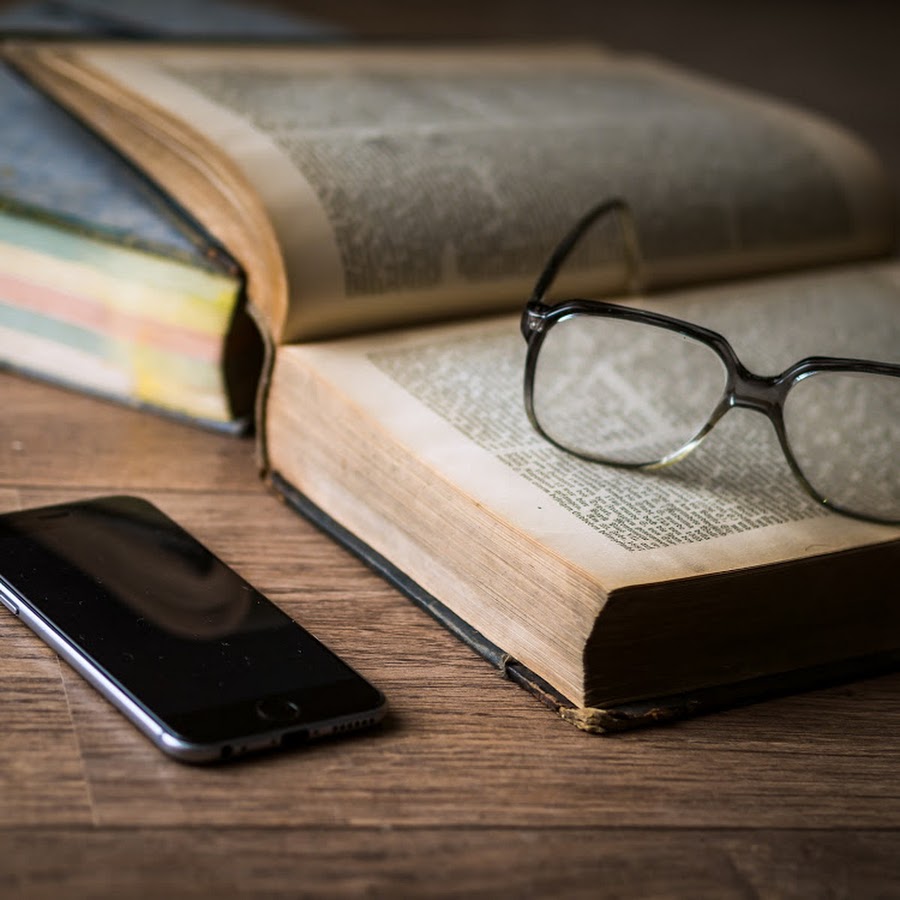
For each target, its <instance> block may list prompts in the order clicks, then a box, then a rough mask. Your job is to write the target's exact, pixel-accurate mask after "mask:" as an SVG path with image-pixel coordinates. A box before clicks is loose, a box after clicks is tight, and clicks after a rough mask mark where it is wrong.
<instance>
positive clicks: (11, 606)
mask: <svg viewBox="0 0 900 900" xmlns="http://www.w3.org/2000/svg"><path fill="white" fill-rule="evenodd" d="M0 603H2V604H3V605H4V606H5V607H6V608H7V609H8V610H9V611H10V612H11V613H12V614H13V615H14V616H17V615H18V614H19V607H18V606H16V604H15V603H13V602H12V600H10V599H9V597H7V596H6V594H4V593H3V592H2V591H0Z"/></svg>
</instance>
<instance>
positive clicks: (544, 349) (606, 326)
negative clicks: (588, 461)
mask: <svg viewBox="0 0 900 900" xmlns="http://www.w3.org/2000/svg"><path fill="white" fill-rule="evenodd" d="M726 377H727V372H726V369H725V366H724V364H723V363H722V360H721V359H720V358H719V356H718V354H716V353H715V352H714V351H713V350H712V349H711V348H709V347H708V346H706V345H705V344H702V343H700V342H698V341H695V340H693V339H691V338H686V337H683V336H682V335H680V334H678V333H677V332H674V331H669V330H668V329H665V328H658V327H654V326H653V325H646V324H643V323H640V322H630V321H626V320H622V319H614V318H606V317H600V316H582V315H573V316H570V317H568V318H566V319H563V320H561V321H558V322H556V323H555V324H554V326H553V327H552V328H551V329H550V330H549V331H548V332H547V335H546V336H545V338H544V343H543V344H542V346H541V351H540V355H539V356H538V360H537V368H536V370H535V378H534V392H533V403H534V412H535V418H536V419H537V421H538V423H539V424H540V426H541V428H543V430H544V432H545V434H547V436H548V437H550V438H551V439H552V440H554V441H556V442H557V443H558V444H561V445H562V446H564V447H566V448H567V449H569V450H572V451H574V452H576V453H579V454H581V455H583V456H588V457H591V458H594V459H598V460H604V461H606V462H614V463H623V464H628V465H641V464H646V463H651V462H657V461H659V460H661V459H663V458H664V457H666V456H668V455H669V454H671V453H674V452H675V451H677V450H679V449H680V448H682V447H683V446H684V445H685V444H687V443H689V442H690V441H691V440H692V439H693V438H694V437H695V436H696V435H697V433H698V432H699V431H700V430H701V429H702V428H703V426H704V425H705V424H706V422H707V420H708V419H709V417H710V414H711V413H712V412H713V410H714V409H715V407H716V405H717V403H718V401H719V400H720V398H721V397H722V392H723V391H724V388H725V383H726Z"/></svg>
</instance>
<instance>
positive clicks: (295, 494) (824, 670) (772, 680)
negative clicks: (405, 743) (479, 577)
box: [266, 471, 900, 735]
mask: <svg viewBox="0 0 900 900" xmlns="http://www.w3.org/2000/svg"><path fill="white" fill-rule="evenodd" d="M266 477H267V480H268V482H269V484H270V486H271V487H272V488H273V489H274V490H275V492H276V493H277V494H278V495H280V496H281V498H282V499H283V500H284V501H285V502H286V503H287V504H288V505H289V506H290V507H291V508H292V509H293V510H295V511H296V512H298V513H299V514H300V515H302V516H303V517H304V518H306V519H307V520H308V521H310V522H312V523H313V524H314V525H315V526H317V527H318V528H319V529H321V530H322V531H324V532H325V533H326V534H327V535H329V536H330V537H332V538H333V539H334V540H336V541H337V542H338V543H339V544H340V545H341V546H343V547H344V548H345V549H346V550H349V551H350V552H351V553H352V554H353V555H354V556H356V557H357V558H358V559H360V560H361V561H362V562H364V563H365V564H366V565H367V566H369V568H371V569H372V570H373V571H375V572H376V573H377V574H378V575H380V576H381V577H382V578H384V579H385V580H386V581H387V582H388V583H389V584H391V585H393V586H394V587H395V588H397V589H398V590H399V591H400V592H401V593H402V594H404V595H405V596H406V597H407V599H409V600H411V601H412V602H413V603H414V604H415V605H416V606H418V607H419V608H420V609H422V610H423V611H424V612H426V613H428V615H430V616H431V617H432V618H433V619H435V620H436V621H437V622H439V623H440V624H441V625H443V626H444V628H446V629H447V630H448V631H449V632H450V633H451V634H453V635H454V636H455V637H457V638H458V639H459V640H461V641H462V642H463V643H465V644H466V645H468V646H469V647H470V648H471V649H472V650H474V651H475V652H476V653H477V654H478V655H479V656H481V657H482V658H483V659H485V660H486V661H487V662H489V663H490V664H491V665H492V666H493V667H494V668H495V669H498V670H499V671H500V672H501V673H502V674H503V676H504V677H505V678H507V679H509V680H510V681H512V682H514V683H515V684H518V685H519V686H520V687H522V688H524V689H525V690H527V691H528V692H529V693H530V694H532V695H533V696H534V697H536V698H537V699H538V700H540V701H541V702H542V703H543V704H544V705H545V706H547V707H549V708H550V709H552V710H553V711H554V712H556V713H557V715H559V716H560V718H562V719H563V721H565V722H568V723H569V724H571V725H574V726H575V727H576V728H578V729H579V730H581V731H585V732H588V733H590V734H605V735H610V734H615V733H617V732H622V731H629V730H632V729H636V728H643V727H647V726H650V725H662V724H665V723H669V722H676V721H678V720H681V719H687V718H692V717H694V716H699V715H705V714H707V713H713V712H718V711H722V710H725V709H729V708H734V707H739V706H746V705H749V704H752V703H757V702H760V701H763V700H770V699H775V698H777V697H783V696H787V695H789V694H794V693H800V692H803V691H810V690H816V689H820V688H826V687H831V686H834V685H839V684H844V683H846V682H849V681H853V680H857V679H861V678H869V677H876V676H878V675H885V674H888V673H891V672H895V671H898V670H900V649H896V650H891V651H888V652H885V653H878V654H873V655H869V656H864V657H854V658H851V659H846V660H835V661H833V662H829V663H825V664H822V665H817V666H812V667H809V668H804V669H797V670H794V671H789V672H784V673H779V674H777V675H766V676H760V677H757V678H751V679H747V680H744V681H740V682H735V683H732V684H724V685H714V686H711V687H705V688H699V689H696V690H691V691H687V692H683V693H678V694H671V695H667V696H663V697H658V698H651V699H648V700H641V701H632V702H629V703H621V704H615V705H611V706H608V707H604V708H594V707H578V706H575V705H574V704H573V703H572V702H571V701H569V700H568V699H567V698H566V697H564V696H563V695H562V694H560V693H559V691H557V690H556V689H555V688H554V687H553V686H552V685H551V684H550V683H549V682H547V681H545V680H544V679H543V678H541V677H540V676H539V675H537V674H535V673H534V672H533V671H532V670H531V669H529V668H528V667H527V666H525V665H523V664H522V663H520V662H519V661H518V660H516V659H514V658H513V657H511V656H510V655H509V654H508V653H506V652H505V651H504V650H502V649H501V648H500V647H498V646H497V645H496V644H494V643H492V642H491V641H489V640H488V639H487V638H486V637H485V636H484V635H483V634H481V632H479V631H477V630H476V629H474V628H472V626H470V625H469V624H468V623H467V622H466V621H465V620H464V619H462V618H460V617H459V616H458V615H456V613H454V612H453V611H452V610H450V609H449V608H448V607H446V606H445V605H444V604H443V603H441V601H440V600H438V599H437V598H436V597H434V596H433V595H432V594H430V593H429V592H428V591H426V590H424V589H423V588H422V587H421V586H420V585H419V584H418V583H417V582H415V581H413V580H412V579H411V578H410V577H409V576H408V575H406V574H405V573H404V572H403V571H401V570H400V569H398V568H397V567H396V566H395V565H394V564H393V563H391V562H390V561H389V560H388V559H386V558H385V557H384V556H382V555H381V554H380V553H378V552H376V551H375V550H374V549H373V548H372V547H370V546H369V545H368V544H366V543H365V542H364V541H362V540H360V538H358V537H357V536H356V535H355V534H353V533H352V532H350V531H348V530H347V529H346V528H344V527H343V526H342V525H341V524H340V523H339V522H337V521H335V520H334V519H332V518H331V516H329V515H328V514H327V513H326V512H325V511H324V510H323V509H321V508H320V507H319V506H317V505H316V504H315V503H313V502H312V501H311V500H310V499H309V498H308V497H307V496H306V495H305V494H303V493H302V492H300V491H298V490H297V489H296V488H295V487H294V486H293V485H292V484H291V483H290V482H289V481H287V479H285V478H284V477H283V476H281V475H279V473H278V472H277V471H273V472H269V473H268V475H267V476H266Z"/></svg>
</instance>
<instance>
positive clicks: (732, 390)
mask: <svg viewBox="0 0 900 900" xmlns="http://www.w3.org/2000/svg"><path fill="white" fill-rule="evenodd" d="M784 387H785V386H784V383H783V382H782V380H781V378H780V377H779V376H777V375H757V374H755V373H754V372H751V371H749V370H748V369H746V368H744V367H743V366H742V365H740V364H738V366H736V367H735V370H734V372H733V374H732V377H731V383H730V384H729V385H728V387H727V389H726V393H727V397H728V406H729V408H733V409H738V408H739V409H752V410H756V411H757V412H761V413H762V414H763V415H765V416H767V417H768V418H769V419H771V420H772V422H774V423H775V426H776V428H777V427H778V426H779V425H780V423H781V411H782V402H783V400H784V393H785V391H784Z"/></svg>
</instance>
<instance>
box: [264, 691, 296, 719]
mask: <svg viewBox="0 0 900 900" xmlns="http://www.w3.org/2000/svg"><path fill="white" fill-rule="evenodd" d="M256 714H257V715H258V716H259V717H260V718H261V719H264V720H265V721H266V722H277V723H279V724H283V723H285V722H293V721H294V719H296V718H298V717H299V716H300V707H299V706H297V704H296V703H294V701H293V700H287V699H285V698H283V697H263V699H262V700H257V701H256Z"/></svg>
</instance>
